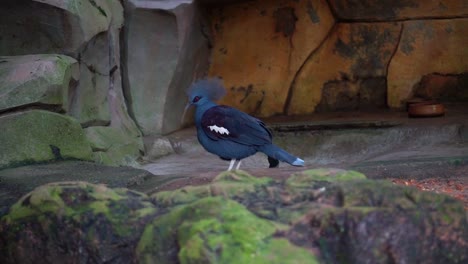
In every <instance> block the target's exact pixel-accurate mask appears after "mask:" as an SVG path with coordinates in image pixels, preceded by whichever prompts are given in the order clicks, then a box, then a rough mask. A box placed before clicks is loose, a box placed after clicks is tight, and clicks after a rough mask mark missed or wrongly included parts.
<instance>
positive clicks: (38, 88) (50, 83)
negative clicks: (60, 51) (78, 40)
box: [0, 54, 79, 111]
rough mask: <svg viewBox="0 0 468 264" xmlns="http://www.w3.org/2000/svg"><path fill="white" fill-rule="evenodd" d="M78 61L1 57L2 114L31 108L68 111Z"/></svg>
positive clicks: (46, 56)
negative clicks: (27, 107) (13, 109)
mask: <svg viewBox="0 0 468 264" xmlns="http://www.w3.org/2000/svg"><path fill="white" fill-rule="evenodd" d="M78 74H79V72H78V63H77V61H76V60H75V59H73V58H70V57H67V56H63V55H54V54H44V55H26V56H11V57H0V83H1V85H0V94H1V96H0V111H5V110H9V109H12V108H16V107H24V106H29V105H33V104H35V105H38V104H39V105H45V106H48V107H55V108H56V109H57V110H62V111H63V110H66V109H67V104H68V89H69V87H70V83H72V82H73V81H74V82H76V81H77V79H78Z"/></svg>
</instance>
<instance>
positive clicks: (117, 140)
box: [84, 126, 144, 165]
mask: <svg viewBox="0 0 468 264" xmlns="http://www.w3.org/2000/svg"><path fill="white" fill-rule="evenodd" d="M84 131H85V134H86V138H87V139H88V141H89V142H90V143H91V148H92V149H93V152H94V153H93V155H94V157H95V159H94V160H95V161H96V162H98V163H102V164H106V165H124V164H127V165H133V164H134V163H135V162H136V161H135V159H136V158H137V157H139V156H140V151H141V152H143V151H144V149H143V141H142V140H141V136H140V134H133V135H130V134H129V133H126V131H123V130H121V129H119V128H116V127H103V126H94V127H88V128H86V129H84ZM128 132H131V131H128Z"/></svg>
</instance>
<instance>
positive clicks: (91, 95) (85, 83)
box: [69, 64, 111, 127]
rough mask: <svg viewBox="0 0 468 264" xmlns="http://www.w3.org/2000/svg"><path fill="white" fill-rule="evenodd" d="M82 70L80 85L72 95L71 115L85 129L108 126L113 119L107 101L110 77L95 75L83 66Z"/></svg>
mask: <svg viewBox="0 0 468 264" xmlns="http://www.w3.org/2000/svg"><path fill="white" fill-rule="evenodd" d="M80 69H81V71H80V84H79V86H78V87H77V88H76V89H74V90H73V91H72V92H71V93H70V109H69V114H70V115H71V116H73V117H74V118H76V119H77V120H78V121H79V122H80V123H81V124H82V125H83V126H85V127H87V126H93V125H94V126H95V125H108V124H109V123H110V118H111V117H110V111H109V102H108V99H107V93H108V91H107V89H108V87H109V76H102V75H99V74H96V73H93V72H91V71H90V70H89V69H88V68H87V67H86V66H85V65H83V64H82V65H81V67H80Z"/></svg>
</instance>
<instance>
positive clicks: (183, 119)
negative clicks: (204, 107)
mask: <svg viewBox="0 0 468 264" xmlns="http://www.w3.org/2000/svg"><path fill="white" fill-rule="evenodd" d="M190 106H192V104H191V103H190V102H188V103H187V105H186V106H185V109H184V113H183V114H182V118H181V119H180V123H181V124H183V123H184V121H185V114H186V113H187V110H188V109H189V108H190Z"/></svg>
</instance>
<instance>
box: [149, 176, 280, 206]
mask: <svg viewBox="0 0 468 264" xmlns="http://www.w3.org/2000/svg"><path fill="white" fill-rule="evenodd" d="M270 182H272V179H270V178H266V177H264V178H257V177H254V176H252V175H249V174H248V173H246V172H243V171H237V172H236V173H234V172H223V173H221V174H220V175H219V176H217V177H216V178H215V179H214V180H213V182H212V183H210V184H209V185H202V186H187V187H183V188H181V189H178V190H175V191H167V192H157V193H155V194H154V195H152V196H151V197H152V198H153V200H154V201H155V203H156V204H158V205H160V206H174V205H178V204H184V203H189V202H193V201H196V200H198V199H200V198H204V197H209V196H223V197H226V198H234V197H243V196H245V195H248V194H249V193H253V192H257V191H259V189H261V187H262V186H266V185H267V184H268V183H270Z"/></svg>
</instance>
